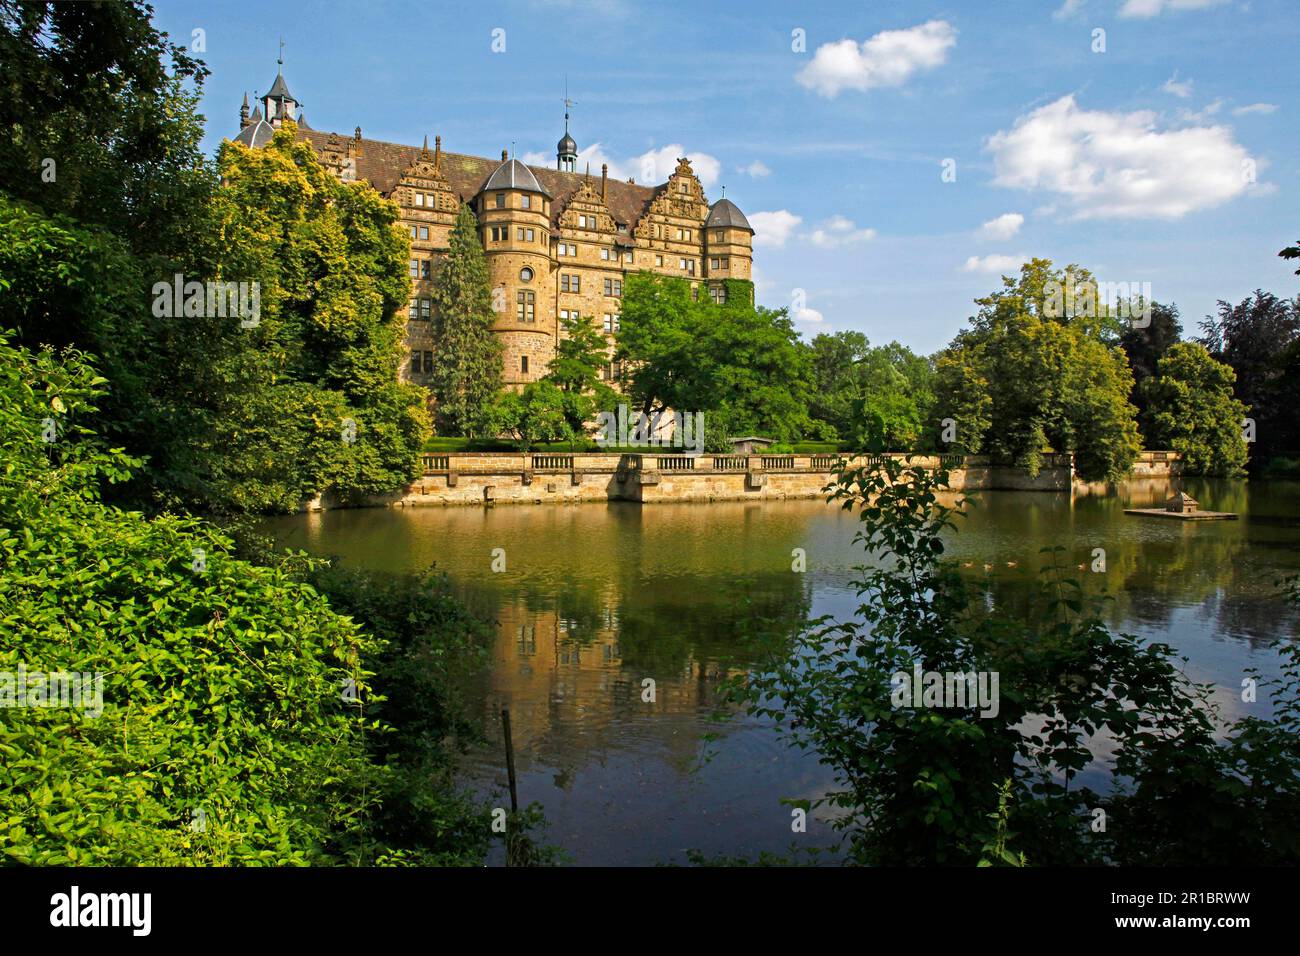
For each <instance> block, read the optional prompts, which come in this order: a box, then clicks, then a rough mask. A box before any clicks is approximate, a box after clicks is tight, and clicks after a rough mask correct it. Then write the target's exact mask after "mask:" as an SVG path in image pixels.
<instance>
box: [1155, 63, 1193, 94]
mask: <svg viewBox="0 0 1300 956" xmlns="http://www.w3.org/2000/svg"><path fill="white" fill-rule="evenodd" d="M1160 88H1161V89H1162V90H1164V91H1165V92H1166V93H1170V94H1172V95H1174V96H1177V97H1179V98H1180V99H1184V100H1185V99H1187V97H1189V96H1191V95H1192V81H1191V80H1183V81H1182V82H1181V83H1180V82H1178V71H1177V70H1174V75H1173V76H1171V77H1170V78H1169V79H1167V80H1165V85H1164V86H1162V87H1160Z"/></svg>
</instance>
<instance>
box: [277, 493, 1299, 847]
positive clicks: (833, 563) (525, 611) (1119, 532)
mask: <svg viewBox="0 0 1300 956" xmlns="http://www.w3.org/2000/svg"><path fill="white" fill-rule="evenodd" d="M1180 487H1184V488H1185V489H1186V490H1187V491H1188V492H1189V493H1191V494H1192V495H1193V496H1194V497H1196V498H1197V499H1198V500H1200V501H1201V503H1202V506H1203V507H1205V508H1207V509H1212V510H1220V511H1236V512H1240V513H1241V515H1242V520H1240V521H1235V522H1231V521H1225V522H1197V523H1191V522H1178V521H1170V520H1162V519H1151V518H1138V517H1134V516H1129V515H1125V514H1124V513H1123V511H1124V508H1126V507H1148V506H1153V505H1156V504H1158V503H1160V502H1162V501H1163V500H1164V498H1166V497H1167V496H1168V495H1169V493H1170V485H1169V483H1168V482H1162V481H1144V482H1141V483H1134V484H1132V485H1126V486H1121V487H1119V488H1112V489H1090V493H1089V494H1086V495H1076V496H1073V497H1072V496H1070V495H1067V494H1048V493H1016V492H996V493H985V494H981V495H979V496H977V498H976V500H975V502H974V506H973V507H972V508H971V510H970V513H969V516H968V517H967V518H966V519H964V520H963V521H962V522H960V533H958V534H957V535H955V536H953V537H952V538H951V542H950V543H951V548H950V555H951V556H952V557H954V558H955V559H956V560H957V561H958V563H959V565H960V566H961V567H962V573H963V574H964V575H966V576H967V577H968V579H969V580H970V581H971V582H972V584H973V585H974V586H976V587H977V588H980V589H983V590H984V591H985V594H986V600H987V601H989V602H991V603H993V604H999V605H1002V606H1022V605H1024V604H1026V603H1027V602H1028V600H1029V597H1030V593H1031V590H1032V589H1033V588H1034V587H1035V586H1036V582H1037V581H1038V580H1039V579H1040V574H1039V567H1040V565H1041V564H1042V562H1043V561H1044V560H1046V559H1045V556H1043V555H1041V554H1040V553H1039V550H1040V549H1041V548H1044V547H1058V546H1059V547H1061V548H1063V549H1064V551H1063V552H1062V555H1063V556H1062V558H1061V559H1060V560H1061V561H1062V563H1063V564H1064V565H1065V568H1066V571H1067V573H1068V574H1069V575H1070V576H1072V577H1074V578H1076V579H1078V580H1079V581H1080V583H1081V584H1082V585H1083V587H1084V589H1085V591H1086V593H1087V594H1088V595H1090V596H1092V597H1095V598H1098V599H1103V600H1104V604H1103V614H1104V616H1105V618H1106V620H1107V621H1108V623H1109V624H1110V625H1111V626H1112V627H1114V628H1116V629H1118V630H1123V631H1126V632H1129V633H1134V634H1138V635H1140V636H1142V637H1144V638H1148V639H1152V640H1161V641H1165V642H1167V643H1170V644H1172V645H1174V646H1175V647H1176V648H1177V649H1178V650H1179V651H1180V652H1181V653H1182V654H1184V655H1186V656H1187V657H1188V658H1189V663H1188V666H1187V670H1188V674H1189V676H1191V677H1192V678H1193V679H1196V680H1207V681H1214V682H1216V683H1217V684H1218V685H1220V687H1221V691H1220V693H1219V694H1218V695H1217V696H1218V699H1219V701H1220V703H1221V704H1222V705H1223V706H1224V708H1225V710H1226V712H1227V714H1228V716H1229V717H1233V716H1237V715H1239V714H1240V713H1241V712H1243V707H1244V706H1245V705H1243V704H1242V703H1241V701H1240V695H1239V693H1238V692H1237V691H1238V688H1239V686H1240V677H1241V675H1242V672H1243V670H1244V669H1245V668H1246V667H1248V666H1257V667H1259V668H1260V669H1261V670H1262V671H1263V672H1264V673H1266V674H1271V673H1276V670H1277V669H1276V657H1275V655H1274V654H1273V652H1271V651H1270V650H1268V645H1269V644H1270V643H1271V642H1272V641H1273V640H1275V639H1277V638H1279V637H1283V636H1287V635H1291V634H1294V633H1295V628H1296V625H1297V623H1300V619H1298V616H1297V614H1296V612H1295V611H1294V610H1292V609H1290V608H1288V607H1287V606H1286V605H1285V604H1284V603H1283V602H1282V601H1281V600H1280V598H1279V597H1278V595H1277V591H1276V588H1275V586H1274V582H1275V581H1276V580H1277V579H1278V578H1279V577H1281V576H1283V575H1285V574H1294V573H1297V572H1298V571H1300V547H1298V545H1300V485H1297V484H1296V483H1282V482H1277V483H1271V484H1266V485H1261V484H1251V485H1247V484H1246V483H1245V482H1239V481H1194V480H1188V481H1186V482H1183V483H1182V484H1181V486H1180ZM857 525H858V522H857V520H856V517H855V516H854V515H851V514H847V513H845V512H843V511H841V510H839V509H837V508H834V507H831V506H828V505H826V504H824V503H822V502H820V501H792V502H765V503H740V502H736V503H717V504H711V505H705V504H682V505H654V506H645V507H639V506H636V505H633V504H629V503H621V502H620V503H611V504H609V505H603V504H602V505H596V504H586V505H571V506H507V507H498V508H493V509H479V508H424V509H392V510H369V511H347V512H327V513H324V514H316V515H304V516H295V517H292V518H284V519H276V520H275V521H273V522H270V526H271V528H272V530H273V531H274V532H275V533H276V535H277V536H278V538H279V539H280V540H281V541H282V542H283V543H285V544H288V545H291V546H296V547H305V548H308V549H309V550H312V551H314V552H317V553H322V554H335V555H341V556H342V557H343V559H344V560H345V561H348V562H351V563H355V564H357V565H365V566H370V567H375V568H384V569H390V570H408V569H423V568H427V567H429V566H430V565H436V566H437V567H438V568H440V569H442V570H444V571H446V572H447V573H448V575H449V576H450V578H451V580H452V582H453V584H454V586H455V587H456V589H457V591H458V592H459V593H460V595H461V596H462V598H463V599H464V600H465V601H466V602H467V603H468V604H470V605H471V606H472V607H474V608H475V609H476V610H478V611H479V612H480V613H481V614H483V615H484V616H486V617H489V618H491V619H492V620H494V621H495V622H496V640H495V643H494V646H493V649H492V664H491V666H490V667H489V668H487V669H486V671H485V672H484V673H483V674H482V675H481V677H480V679H479V681H478V683H477V684H476V686H475V688H474V694H475V697H476V699H477V700H479V701H481V712H482V716H483V720H484V724H485V727H486V728H487V731H488V733H489V735H490V737H491V739H492V741H493V744H492V746H491V747H489V748H485V749H484V750H483V751H481V752H479V753H477V754H475V755H474V756H473V759H472V760H471V762H470V766H469V772H470V773H471V774H472V775H473V777H474V779H476V780H477V781H478V782H479V784H480V785H481V786H482V787H484V788H491V787H493V786H495V785H497V784H498V783H499V782H500V781H501V779H502V777H503V776H504V771H503V768H502V759H501V751H500V746H499V744H498V743H497V741H499V736H497V734H498V733H499V731H498V724H497V721H498V716H497V715H498V714H499V711H500V707H501V706H502V705H503V704H506V705H509V706H510V708H511V718H512V725H513V730H514V737H515V746H516V750H517V757H518V765H519V770H520V788H521V796H522V797H523V799H524V800H526V801H527V800H533V799H536V800H540V801H541V802H542V803H543V804H544V805H545V807H546V812H547V816H548V818H549V819H550V820H551V821H552V825H553V832H552V836H553V838H554V839H555V840H557V841H558V842H560V843H561V844H563V845H564V846H565V847H566V848H568V849H569V850H570V851H571V852H572V853H573V854H574V857H575V859H576V860H577V861H578V862H584V863H631V862H637V863H649V862H657V861H662V860H666V859H670V858H675V859H678V860H680V859H681V858H682V854H683V851H684V850H685V848H687V847H696V848H700V849H702V850H704V851H706V852H710V853H750V854H753V853H757V852H758V851H759V850H762V849H768V850H774V851H780V850H784V849H786V848H787V847H788V846H789V845H790V843H791V842H792V840H794V839H795V837H794V835H792V834H791V832H790V815H789V810H788V808H785V807H783V806H781V804H780V803H779V802H778V801H779V799H780V798H782V797H807V796H811V795H815V794H817V793H819V792H821V791H822V789H823V788H825V787H826V786H827V784H828V778H827V776H826V774H825V773H824V771H823V770H822V769H821V768H820V767H819V766H818V765H817V764H816V761H815V759H813V758H811V757H809V756H808V755H805V754H800V753H797V752H792V751H790V750H789V749H787V748H786V747H785V745H784V744H783V743H782V742H781V741H780V740H779V739H778V738H777V737H776V736H775V735H774V734H773V733H772V731H771V730H770V728H767V727H765V726H762V725H760V724H758V723H756V722H753V721H750V720H747V719H736V720H731V721H727V722H725V723H722V724H717V723H715V722H713V721H712V720H711V719H710V716H711V715H712V713H713V711H714V708H715V707H716V705H717V692H718V686H719V684H720V682H721V681H722V680H723V679H725V678H726V677H727V676H729V675H731V674H734V673H737V672H741V671H744V670H745V669H746V668H748V667H749V666H750V665H751V664H752V662H753V661H754V660H755V659H756V656H757V655H758V653H759V652H760V650H761V649H763V648H770V647H771V646H773V645H774V644H779V643H780V642H781V641H784V640H787V639H788V638H789V637H790V635H791V634H792V633H793V632H794V631H795V630H796V629H797V628H798V627H799V625H800V624H801V623H802V622H803V621H804V620H806V619H807V618H808V617H809V616H812V615H821V614H830V615H833V616H835V617H837V618H839V619H845V618H847V617H849V616H850V615H851V614H852V612H853V609H854V607H855V606H856V605H857V603H858V602H859V600H860V599H859V598H858V597H857V595H856V594H855V593H854V589H853V584H852V582H853V580H854V578H855V577H856V572H855V571H854V570H853V568H854V566H855V565H858V564H861V563H863V560H864V556H863V554H862V552H861V550H860V549H859V548H856V547H854V546H853V545H852V537H853V533H854V531H855V530H856V528H857ZM496 548H501V549H504V551H505V560H506V570H505V571H503V572H501V573H494V572H493V571H492V570H491V565H492V552H493V549H496ZM795 548H801V549H803V550H804V551H805V552H806V555H807V571H806V573H798V572H795V571H793V570H792V569H791V564H792V560H793V559H792V554H791V552H792V550H793V549H795ZM1098 548H1101V549H1104V551H1105V562H1106V570H1105V573H1094V572H1092V570H1091V567H1092V564H1093V561H1094V555H1095V549H1098ZM1081 566H1082V567H1081ZM647 680H652V681H653V682H654V685H653V686H654V697H653V700H650V699H648V695H647V694H646V691H647V689H648V685H647V684H646V683H645V682H646V681H647ZM1260 706H1261V707H1267V701H1263V702H1261V704H1260ZM706 733H716V734H719V735H720V739H719V740H718V741H717V743H716V745H715V747H714V748H713V750H714V751H715V753H714V755H713V756H712V758H711V759H709V760H706V761H703V762H702V761H701V757H702V755H703V753H704V748H703V747H702V745H701V739H702V737H703V735H704V734H706ZM810 824H811V827H810V833H809V834H808V835H806V836H804V837H800V838H799V839H801V840H803V841H806V842H808V843H825V842H827V841H828V836H827V832H826V830H825V827H824V825H822V824H820V823H817V822H816V821H810Z"/></svg>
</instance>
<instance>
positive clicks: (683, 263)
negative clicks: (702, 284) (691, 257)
mask: <svg viewBox="0 0 1300 956" xmlns="http://www.w3.org/2000/svg"><path fill="white" fill-rule="evenodd" d="M677 267H678V268H679V269H682V270H685V269H686V260H685V259H678V260H677Z"/></svg>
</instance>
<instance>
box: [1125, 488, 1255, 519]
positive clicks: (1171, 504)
mask: <svg viewBox="0 0 1300 956" xmlns="http://www.w3.org/2000/svg"><path fill="white" fill-rule="evenodd" d="M1124 513H1125V514H1126V515H1146V516H1148V517H1152V518H1178V519H1180V520H1182V521H1236V520H1237V515H1236V513H1235V512H1232V511H1202V510H1201V503H1200V502H1199V501H1197V500H1196V499H1195V498H1193V497H1192V496H1191V495H1189V494H1188V493H1187V492H1185V491H1175V492H1174V493H1173V494H1172V495H1170V496H1169V499H1168V500H1167V501H1166V502H1165V506H1164V507H1163V508H1125V509H1124Z"/></svg>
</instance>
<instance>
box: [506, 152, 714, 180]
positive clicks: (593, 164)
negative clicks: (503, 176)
mask: <svg viewBox="0 0 1300 956" xmlns="http://www.w3.org/2000/svg"><path fill="white" fill-rule="evenodd" d="M679 156H685V157H687V158H688V159H690V161H691V168H692V169H693V170H695V175H696V176H698V177H699V178H700V182H701V183H702V184H703V185H704V187H705V188H706V189H707V188H709V187H710V186H713V185H715V184H716V183H717V181H718V176H719V174H720V173H721V172H722V164H721V163H720V162H718V160H717V159H716V158H714V157H713V156H710V155H709V154H708V153H690V152H687V150H686V147H684V146H682V144H681V143H671V144H669V145H667V146H662V147H660V148H659V149H650V150H646V151H645V152H644V153H642V154H641V155H640V156H633V157H632V158H630V159H615V158H614V157H613V156H610V155H609V154H608V153H607V152H605V147H604V144H602V143H592V144H591V145H590V146H588V147H586V148H585V149H580V150H579V151H578V171H579V172H584V171H586V170H587V169H590V170H591V173H592V175H593V176H599V175H600V167H601V165H602V164H605V165H608V166H609V176H610V178H611V179H622V180H627V179H629V178H630V179H635V180H636V181H637V182H638V183H641V184H642V185H644V186H653V185H657V184H659V183H662V182H664V181H665V180H666V179H667V178H668V177H669V176H670V175H672V172H673V170H674V169H676V168H677V158H678V157H679ZM522 161H523V162H524V163H526V164H528V165H530V166H547V167H551V166H553V165H554V164H555V157H554V156H548V155H546V154H545V153H525V154H524V156H523V159H522Z"/></svg>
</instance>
